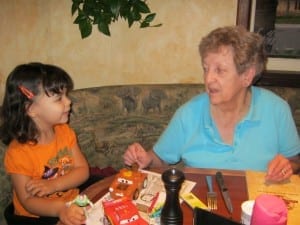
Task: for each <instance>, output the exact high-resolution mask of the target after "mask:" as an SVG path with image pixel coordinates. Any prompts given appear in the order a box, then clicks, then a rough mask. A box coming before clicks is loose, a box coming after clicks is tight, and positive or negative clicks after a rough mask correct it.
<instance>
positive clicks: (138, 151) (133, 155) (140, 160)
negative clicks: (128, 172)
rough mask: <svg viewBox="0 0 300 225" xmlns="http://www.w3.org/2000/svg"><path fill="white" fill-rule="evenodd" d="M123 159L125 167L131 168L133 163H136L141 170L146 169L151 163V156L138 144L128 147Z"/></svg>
mask: <svg viewBox="0 0 300 225" xmlns="http://www.w3.org/2000/svg"><path fill="white" fill-rule="evenodd" d="M123 159H124V163H125V164H126V165H129V166H131V165H132V164H133V163H137V164H138V165H139V168H141V169H142V168H146V167H148V166H149V165H150V164H151V162H152V158H151V155H150V154H148V153H147V152H146V150H145V149H144V148H143V147H142V146H141V145H140V144H139V143H134V144H132V145H129V146H128V148H127V149H126V151H125V153H124V155H123Z"/></svg>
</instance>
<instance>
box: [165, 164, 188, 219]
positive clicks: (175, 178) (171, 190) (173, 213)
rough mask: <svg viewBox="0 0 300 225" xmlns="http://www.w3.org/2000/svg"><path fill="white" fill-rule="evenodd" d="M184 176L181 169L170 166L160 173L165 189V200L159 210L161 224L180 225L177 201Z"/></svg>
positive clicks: (180, 211)
mask: <svg viewBox="0 0 300 225" xmlns="http://www.w3.org/2000/svg"><path fill="white" fill-rule="evenodd" d="M184 179H185V177H184V174H183V172H182V171H180V170H178V169H175V168H172V169H168V170H166V171H165V172H163V174H162V180H163V182H164V185H165V189H166V201H165V204H164V206H163V208H162V211H161V217H160V224H161V225H182V224H183V216H182V210H181V207H180V202H179V191H180V188H181V184H182V183H183V181H184Z"/></svg>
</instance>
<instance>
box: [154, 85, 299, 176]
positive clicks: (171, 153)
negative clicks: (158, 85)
mask: <svg viewBox="0 0 300 225" xmlns="http://www.w3.org/2000/svg"><path fill="white" fill-rule="evenodd" d="M251 91H252V99H251V106H250V109H249V112H248V113H247V115H246V116H245V117H244V118H243V119H242V120H241V121H240V122H239V123H238V124H237V126H236V127H235V131H234V139H233V143H232V145H229V144H226V143H224V142H223V141H222V139H221V137H220V134H219V132H218V130H217V127H216V125H215V123H214V121H213V119H212V117H211V114H210V107H209V97H208V95H207V94H206V93H204V94H200V95H198V96H195V97H194V98H193V99H191V100H190V101H189V102H187V103H185V104H184V105H183V106H181V107H180V108H179V109H178V110H177V111H176V113H175V115H174V116H173V118H172V119H171V121H170V123H169V125H168V127H167V128H166V130H165V131H164V132H163V133H162V135H161V136H160V138H159V140H158V142H157V143H156V144H155V145H154V151H155V153H156V154H157V155H158V156H159V157H160V158H161V159H162V160H164V161H165V162H167V163H169V164H173V163H176V162H178V161H179V160H183V161H184V163H185V164H186V165H187V166H190V167H197V168H218V169H236V170H247V169H249V170H259V171H265V170H266V168H267V165H268V162H269V161H270V160H271V159H273V158H274V156H275V155H276V154H278V153H279V154H282V155H284V156H285V157H291V156H295V155H297V154H298V153H299V152H300V140H299V135H298V133H297V129H296V126H295V122H294V120H293V117H292V114H291V110H290V107H289V105H288V103H287V102H286V101H285V100H283V99H281V98H280V97H279V96H277V95H275V94H274V93H272V92H271V91H268V90H265V89H262V88H258V87H252V88H251Z"/></svg>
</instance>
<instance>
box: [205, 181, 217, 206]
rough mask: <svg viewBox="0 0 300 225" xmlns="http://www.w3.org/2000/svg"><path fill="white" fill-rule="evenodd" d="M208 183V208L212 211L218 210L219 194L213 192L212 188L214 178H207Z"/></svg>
mask: <svg viewBox="0 0 300 225" xmlns="http://www.w3.org/2000/svg"><path fill="white" fill-rule="evenodd" d="M206 183H207V186H208V192H207V195H206V197H207V207H208V208H209V209H210V210H217V209H218V206H217V193H216V192H214V191H213V186H212V176H206Z"/></svg>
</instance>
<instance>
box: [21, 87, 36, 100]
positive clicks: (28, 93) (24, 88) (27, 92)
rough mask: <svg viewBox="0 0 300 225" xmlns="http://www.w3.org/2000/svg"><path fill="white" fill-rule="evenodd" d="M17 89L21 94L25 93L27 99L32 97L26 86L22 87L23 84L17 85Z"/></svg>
mask: <svg viewBox="0 0 300 225" xmlns="http://www.w3.org/2000/svg"><path fill="white" fill-rule="evenodd" d="M19 89H20V91H21V92H22V94H23V95H25V96H26V97H27V98H28V99H32V98H33V97H34V94H33V93H32V91H30V90H29V89H28V88H26V87H24V86H23V85H19Z"/></svg>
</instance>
